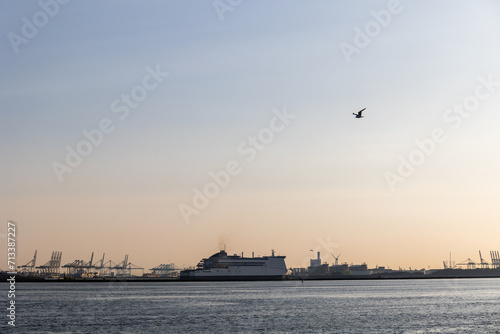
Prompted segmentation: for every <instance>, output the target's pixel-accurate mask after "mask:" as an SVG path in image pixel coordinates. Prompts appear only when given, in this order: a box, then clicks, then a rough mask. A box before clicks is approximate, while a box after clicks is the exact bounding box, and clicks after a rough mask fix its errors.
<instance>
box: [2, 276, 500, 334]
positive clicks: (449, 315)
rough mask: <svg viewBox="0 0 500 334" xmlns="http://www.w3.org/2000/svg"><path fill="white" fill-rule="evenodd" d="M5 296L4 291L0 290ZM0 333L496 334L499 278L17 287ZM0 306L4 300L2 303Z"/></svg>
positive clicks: (498, 330) (499, 330) (498, 327)
mask: <svg viewBox="0 0 500 334" xmlns="http://www.w3.org/2000/svg"><path fill="white" fill-rule="evenodd" d="M2 288H3V290H4V291H8V286H7V284H6V283H2V284H0V289H2ZM16 289H17V290H16V323H15V324H16V326H15V328H12V327H11V326H9V325H8V324H7V322H8V318H7V317H6V315H7V310H6V306H7V304H6V303H5V302H4V303H3V305H4V306H5V307H3V309H4V313H5V315H4V316H3V317H2V318H3V319H2V324H1V326H0V328H1V332H2V333H7V332H9V333H10V332H17V333H500V279H439V280H438V279H435V280H364V281H304V282H302V281H279V282H164V283H162V282H146V283H144V282H142V283H140V282H128V283H126V282H121V283H119V282H108V283H106V282H92V283H74V282H72V283H69V282H68V283H59V282H51V283H19V284H18V285H17V287H16ZM2 300H4V301H5V300H6V299H4V298H2Z"/></svg>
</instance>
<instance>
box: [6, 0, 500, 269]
mask: <svg viewBox="0 0 500 334" xmlns="http://www.w3.org/2000/svg"><path fill="white" fill-rule="evenodd" d="M499 14H500V4H499V3H498V2H497V1H493V0H491V1H487V0H485V1H475V2H470V1H453V2H452V1H442V2H438V3H436V2H433V1H409V0H405V1H403V0H402V1H393V0H391V1H356V2H352V1H307V2H306V1H293V0H292V1H284V0H277V1H272V2H269V1H264V0H256V1H246V0H232V1H229V0H220V1H218V0H216V1H146V2H144V1H106V2H101V1H85V2H77V1H63V0H60V1H56V0H40V1H22V2H19V1H14V0H2V1H0V36H2V37H1V39H0V57H1V59H2V61H1V62H0V99H1V104H0V136H1V140H0V154H1V157H2V159H1V163H0V221H2V222H3V223H2V224H3V226H4V227H2V228H1V229H2V230H0V241H1V243H2V251H1V252H2V253H3V252H6V250H7V249H6V248H7V246H6V241H7V239H6V236H7V235H6V233H7V223H8V221H14V222H16V224H17V230H16V231H17V234H16V240H17V250H16V252H17V258H16V261H17V264H18V265H20V264H24V263H26V262H28V261H30V260H31V259H32V257H33V253H34V252H35V250H38V259H37V265H42V264H44V263H45V262H47V261H48V260H49V259H50V255H51V253H52V251H62V252H63V254H62V264H66V263H70V262H73V261H74V260H75V259H83V260H86V261H88V260H89V259H90V255H91V253H92V252H95V257H97V258H100V257H101V256H102V254H103V253H105V254H106V260H112V261H114V262H116V263H117V262H119V261H122V260H123V258H124V256H125V254H128V255H129V260H130V262H132V263H134V264H136V265H138V266H140V267H144V268H146V269H149V268H153V267H154V266H157V265H158V264H161V263H172V262H173V263H175V264H176V266H178V267H188V266H195V265H196V263H197V262H198V261H199V260H200V259H201V258H203V257H208V256H210V255H211V254H213V253H215V252H217V251H218V250H220V249H222V248H224V247H225V249H226V250H227V251H228V253H231V254H232V253H237V254H240V253H242V252H243V253H244V254H245V255H250V254H251V252H255V255H269V254H271V250H275V251H276V253H277V254H280V255H285V256H286V263H287V266H288V267H305V266H307V265H308V264H309V259H310V258H311V257H315V256H316V252H317V251H320V252H321V257H322V260H323V261H326V262H329V263H332V262H333V257H332V254H334V255H335V256H337V255H338V254H340V253H341V254H342V255H341V256H340V258H339V261H340V262H347V263H349V264H350V263H354V264H360V263H363V262H366V263H367V264H368V266H369V267H370V268H371V267H375V266H377V265H378V266H388V267H391V268H393V269H397V268H398V267H402V268H410V267H412V268H429V267H431V268H441V267H442V261H443V260H447V259H448V258H449V253H450V252H452V256H453V260H454V261H456V262H457V263H459V262H461V261H464V260H465V259H467V258H472V259H474V260H476V261H479V256H478V250H481V251H482V253H483V257H484V258H485V259H486V260H488V261H489V260H490V259H489V251H491V250H499V249H500V239H499V235H500V224H498V221H499V218H500V211H499V209H498V200H499V199H500V197H499V195H498V189H499V188H500V178H499V177H498V170H499V168H500V158H499V156H498V147H499V145H500V136H499V135H498V124H499V122H500V115H499V111H500V67H499V63H498V59H500V44H499V43H498V40H500V21H499V20H498V17H499ZM365 107H366V110H365V111H364V112H363V115H364V116H365V117H364V118H361V119H355V118H354V116H353V115H352V113H355V112H357V111H358V110H361V109H362V108H365ZM6 262H7V257H6V256H3V257H2V259H1V260H0V268H2V269H4V268H6Z"/></svg>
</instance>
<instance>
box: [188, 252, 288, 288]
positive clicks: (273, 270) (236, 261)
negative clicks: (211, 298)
mask: <svg viewBox="0 0 500 334" xmlns="http://www.w3.org/2000/svg"><path fill="white" fill-rule="evenodd" d="M286 271H287V269H286V265H285V256H276V255H274V251H272V255H271V256H262V257H253V256H252V257H243V254H242V256H239V255H236V254H235V255H227V253H226V251H224V250H221V251H220V252H218V253H215V254H214V255H212V256H210V257H209V258H208V259H202V260H201V261H200V263H198V265H197V267H196V269H192V270H183V271H181V273H180V279H181V280H185V281H238V280H281V279H283V275H285V274H286Z"/></svg>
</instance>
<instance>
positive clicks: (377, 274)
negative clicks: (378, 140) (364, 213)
mask: <svg viewBox="0 0 500 334" xmlns="http://www.w3.org/2000/svg"><path fill="white" fill-rule="evenodd" d="M219 253H220V254H222V253H224V254H225V251H221V252H219ZM219 253H217V254H219ZM224 254H223V255H224ZM331 255H332V257H333V258H334V259H335V261H334V263H332V264H329V263H327V262H322V260H321V254H320V252H317V256H316V257H315V258H313V259H310V260H309V262H310V263H309V266H308V267H307V268H291V269H289V270H288V271H287V269H286V266H285V265H284V263H283V268H285V269H284V270H285V272H286V273H285V274H284V275H283V279H370V278H442V277H500V253H499V252H498V251H490V252H489V255H490V259H491V260H490V262H488V261H487V259H485V258H484V257H483V255H482V253H481V251H479V261H474V260H473V259H471V258H467V259H466V260H464V261H461V262H458V263H456V262H455V261H452V257H451V253H450V255H449V260H445V261H443V269H425V268H424V269H413V270H412V269H411V268H410V269H409V270H405V269H401V268H399V269H394V270H393V269H389V268H386V267H381V266H376V267H375V268H369V267H368V265H367V264H366V263H361V264H352V263H351V264H348V263H347V262H343V263H339V258H340V255H341V254H339V255H337V256H335V255H334V254H331ZM37 257H38V252H37V251H35V253H34V255H33V259H32V260H30V261H29V262H28V263H26V264H24V265H20V266H18V267H17V269H18V275H19V276H20V277H24V278H27V279H38V280H54V279H65V280H106V279H114V280H120V279H145V280H149V279H152V280H154V279H161V280H176V279H179V276H180V272H181V271H182V270H184V276H186V275H187V274H186V273H198V272H202V271H203V270H208V269H207V268H204V267H203V268H198V271H197V270H194V269H193V268H188V269H190V270H186V269H185V268H178V267H176V266H175V265H174V264H173V263H168V264H159V265H158V266H156V267H154V268H151V269H149V272H147V273H145V272H144V270H145V269H144V268H143V267H140V266H138V265H135V264H133V263H132V262H130V261H129V256H128V255H125V257H124V258H123V260H122V261H119V262H113V261H112V260H106V254H103V255H102V257H101V258H100V259H99V260H95V259H94V253H93V252H92V254H91V256H90V259H89V260H88V261H87V260H74V261H72V262H69V263H66V264H64V265H61V263H62V252H60V251H53V252H52V255H51V257H50V259H49V260H48V261H47V262H45V263H43V264H41V265H40V264H38V265H37V260H38V259H37ZM219 257H220V256H219ZM219 257H217V259H219ZM226 257H227V259H228V261H229V260H231V261H232V262H231V261H229V262H231V265H232V266H233V267H234V268H229V267H228V270H229V271H231V270H232V269H235V270H236V269H238V270H243V269H241V268H242V267H241V266H242V265H246V266H249V265H250V264H253V263H254V262H255V263H257V262H259V261H260V262H262V263H264V262H266V261H267V260H268V259H274V253H273V255H272V256H270V257H263V258H262V259H261V258H254V257H253V256H252V258H244V257H243V254H242V255H241V257H240V256H237V255H236V254H235V255H234V256H233V255H232V256H226ZM226 257H223V258H224V261H226V260H225V259H226ZM276 258H278V257H276ZM279 258H283V260H284V258H285V257H284V256H282V257H279ZM205 260H206V259H205ZM264 260H266V261H264ZM207 261H208V260H207ZM224 261H222V262H221V261H219V262H221V263H219V264H217V265H218V266H222V265H224V264H225V263H226V262H227V261H226V262H224ZM238 261H239V262H242V263H243V264H240V263H239V262H238ZM245 261H246V262H245ZM205 262H206V261H205ZM233 262H234V263H233ZM247 262H248V263H247ZM260 262H259V264H260ZM228 265H229V264H228ZM236 267H238V268H236ZM240 267H241V268H240ZM221 268H222V267H221ZM216 269H220V268H216ZM245 270H246V269H245ZM229 271H228V272H229ZM0 272H1V270H0ZM231 272H232V271H231ZM236 272H237V271H236ZM1 273H2V274H6V272H1ZM198 276H199V275H198ZM226 276H228V275H226ZM233 276H234V275H233ZM243 276H245V275H243ZM246 276H251V275H246ZM250 278H251V277H250ZM274 279H275V277H274Z"/></svg>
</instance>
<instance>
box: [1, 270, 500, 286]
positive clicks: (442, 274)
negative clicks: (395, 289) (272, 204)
mask: <svg viewBox="0 0 500 334" xmlns="http://www.w3.org/2000/svg"><path fill="white" fill-rule="evenodd" d="M11 276H14V275H8V274H3V273H2V274H0V282H2V281H3V282H6V280H7V279H8V278H10V277H11ZM468 278H500V270H496V269H495V270H494V269H490V270H488V271H487V272H485V271H483V270H480V271H479V272H473V271H472V272H469V271H467V270H463V271H462V270H457V271H455V270H441V271H438V272H435V273H433V274H429V275H423V274H416V273H408V274H404V273H397V274H380V275H378V274H375V275H373V274H372V275H358V276H352V275H349V276H348V275H345V276H342V275H338V276H316V277H297V276H295V277H289V276H288V277H284V278H283V279H278V280H277V279H262V278H261V279H258V280H256V279H251V278H243V279H233V278H231V279H229V278H216V279H210V280H207V279H190V280H185V279H179V278H165V277H120V278H118V277H105V278H71V277H63V278H58V279H55V278H41V277H29V276H21V275H15V282H16V283H24V282H33V283H56V282H57V283H97V282H102V283H109V282H126V283H130V282H141V283H144V282H235V281H240V282H244V281H246V282H253V281H362V280H365V281H370V280H415V279H417V280H422V279H427V280H433V279H468Z"/></svg>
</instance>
